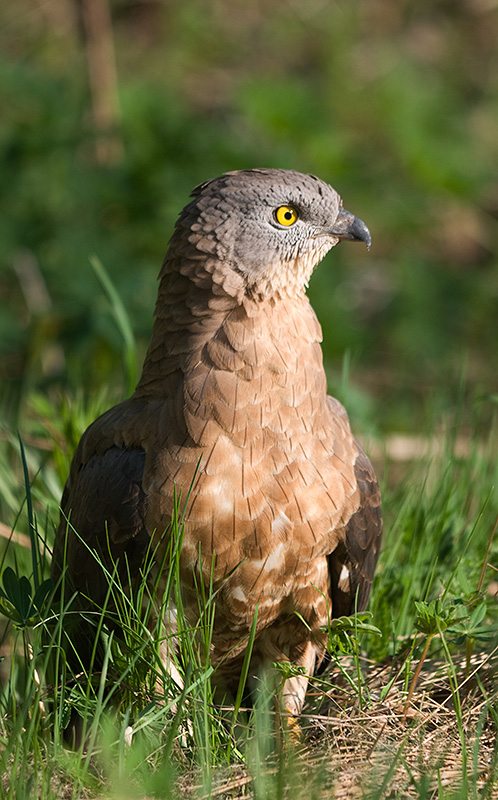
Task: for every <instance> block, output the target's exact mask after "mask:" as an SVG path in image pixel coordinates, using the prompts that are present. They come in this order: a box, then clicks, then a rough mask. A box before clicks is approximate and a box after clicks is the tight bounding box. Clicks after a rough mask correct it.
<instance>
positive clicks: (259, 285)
mask: <svg viewBox="0 0 498 800" xmlns="http://www.w3.org/2000/svg"><path fill="white" fill-rule="evenodd" d="M192 197H193V200H192V201H191V203H189V204H188V205H187V206H186V207H185V209H184V210H183V211H182V213H181V215H180V218H179V220H178V223H177V229H176V235H175V238H177V237H178V235H180V236H181V238H182V239H183V241H184V243H185V244H186V242H185V239H187V240H188V243H189V244H188V250H189V252H190V254H192V255H193V257H194V258H195V259H196V260H197V259H199V258H200V257H201V258H202V254H205V255H206V257H207V258H206V264H207V270H208V272H209V273H210V274H211V275H212V278H213V283H217V284H219V285H222V286H223V288H224V289H225V291H227V292H228V293H229V294H232V295H239V294H241V293H243V294H245V295H246V296H247V295H249V296H253V297H254V296H256V297H265V296H269V295H271V294H280V295H289V294H295V293H296V292H303V291H304V289H305V287H306V286H307V284H308V281H309V278H310V276H311V273H312V272H313V270H314V268H315V267H316V265H317V264H318V262H319V261H321V259H322V258H323V257H324V255H325V254H326V253H327V252H328V250H330V248H331V247H333V246H334V245H336V244H337V243H338V242H339V241H340V240H341V239H349V240H352V241H362V242H365V244H366V245H367V247H368V248H369V247H370V241H371V237H370V232H369V230H368V228H367V226H366V225H365V224H364V223H363V222H362V221H361V220H360V219H358V218H357V217H355V216H354V215H353V214H351V213H350V212H348V211H346V210H345V209H344V208H343V207H342V201H341V198H340V197H339V195H338V194H337V192H336V191H335V190H334V189H333V188H332V187H331V186H329V185H328V184H327V183H324V182H323V181H321V180H320V179H319V178H316V177H315V176H314V175H303V174H301V173H299V172H294V171H291V170H280V169H251V170H240V171H238V172H229V173H227V174H225V175H223V176H222V177H221V178H216V179H214V180H211V181H207V182H206V183H203V184H201V185H200V186H198V187H197V188H196V189H194V191H193V193H192ZM192 248H194V250H193V249H192ZM187 257H188V256H187ZM213 257H214V258H213ZM209 265H210V266H209ZM197 274H199V273H198V272H197Z"/></svg>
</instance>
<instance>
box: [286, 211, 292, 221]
mask: <svg viewBox="0 0 498 800" xmlns="http://www.w3.org/2000/svg"><path fill="white" fill-rule="evenodd" d="M284 217H285V219H292V211H286V212H285V214H284Z"/></svg>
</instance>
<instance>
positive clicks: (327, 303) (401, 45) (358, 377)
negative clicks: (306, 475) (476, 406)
mask: <svg viewBox="0 0 498 800" xmlns="http://www.w3.org/2000/svg"><path fill="white" fill-rule="evenodd" d="M91 5H92V3H90V2H89V0H81V2H80V3H76V2H71V0H45V1H44V2H43V3H37V2H35V0H17V1H16V3H5V4H3V5H2V7H1V9H0V103H1V108H2V114H1V116H0V182H1V201H0V202H1V213H0V243H1V247H0V252H1V256H2V257H1V260H0V292H1V297H2V313H1V315H0V381H1V383H2V397H3V401H4V406H5V410H6V412H7V413H8V414H9V416H11V418H14V419H15V418H16V416H17V414H18V411H19V407H20V406H21V408H22V405H23V402H24V400H25V398H27V397H28V396H29V391H31V390H32V389H40V388H41V389H43V390H44V391H46V390H49V389H50V388H51V387H60V386H62V387H70V388H71V389H74V387H75V386H76V385H84V386H85V388H87V389H89V390H92V389H94V388H95V387H97V386H101V385H103V384H106V385H108V386H113V387H114V389H113V392H114V394H115V399H117V398H118V397H119V396H120V395H121V393H122V391H123V390H124V379H123V372H124V370H123V364H122V361H121V356H120V353H121V349H122V345H121V339H120V334H119V331H118V330H117V328H116V326H115V324H114V321H113V319H112V316H111V315H110V314H109V313H108V301H107V300H106V297H105V293H104V292H103V290H102V288H101V286H100V284H99V282H98V280H97V278H96V276H95V274H94V272H93V270H92V268H91V265H90V256H91V255H92V254H96V255H97V256H98V258H99V259H100V260H101V261H102V263H103V264H104V266H105V268H106V270H107V271H108V273H109V274H110V276H111V279H112V280H113V282H114V283H115V284H116V286H117V288H118V291H119V293H120V295H121V297H122V299H123V302H124V305H125V307H126V308H127V309H128V311H129V313H130V316H131V319H132V322H133V327H134V329H135V331H136V334H137V337H138V341H139V351H143V350H144V348H145V346H146V342H147V338H148V334H149V331H150V326H151V318H152V310H153V305H154V299H155V293H156V283H155V277H156V275H157V272H158V269H159V266H160V263H161V259H162V257H163V255H164V252H165V250H166V246H167V241H168V238H169V235H170V233H171V230H172V225H173V223H174V220H175V217H176V215H177V213H178V211H179V210H180V208H181V207H182V206H183V205H184V203H185V201H186V199H187V196H188V193H189V191H190V189H191V188H192V187H193V186H194V185H195V184H197V183H199V182H201V181H203V180H205V179H207V178H209V177H213V176H215V175H217V174H219V173H221V172H223V171H226V170H230V169H237V168H241V167H250V166H274V167H285V168H293V169H298V170H301V171H312V172H314V173H316V174H318V175H319V176H320V177H322V178H324V179H325V180H327V181H329V182H331V183H332V184H333V185H334V186H335V187H336V188H337V189H338V190H339V191H340V193H341V194H342V195H343V197H344V202H345V206H346V207H347V208H350V209H351V210H352V211H354V212H355V213H356V214H357V215H358V216H360V217H362V218H363V219H364V220H365V221H366V222H367V224H368V225H369V227H370V228H371V230H372V234H373V247H372V251H371V253H370V254H368V255H367V253H366V252H365V251H364V249H363V248H360V247H356V246H348V245H342V246H339V247H338V248H336V249H335V250H334V251H333V252H332V253H331V254H330V255H329V256H328V257H327V259H326V261H325V262H324V263H323V264H322V265H321V266H320V268H319V270H318V271H317V273H316V275H315V276H314V278H313V281H312V285H311V287H310V296H311V299H312V302H313V304H314V306H315V308H316V310H317V312H318V315H319V317H320V320H321V322H322V324H323V328H324V335H325V344H324V348H325V356H326V360H327V363H328V366H329V367H330V375H331V383H332V384H334V386H333V388H335V389H337V383H338V380H337V379H338V375H339V374H340V371H341V365H342V359H343V354H344V353H345V352H349V353H350V354H351V365H352V375H353V384H354V385H356V386H357V387H358V388H359V389H360V392H359V398H360V404H361V402H362V401H364V400H365V398H366V397H372V398H373V401H374V404H375V405H374V407H373V408H374V409H375V415H372V416H375V418H376V419H377V420H378V423H379V425H380V426H389V427H397V428H399V427H400V426H401V427H408V428H409V427H411V426H415V425H417V424H419V422H420V416H419V414H418V410H419V405H420V404H419V401H420V399H421V398H423V399H425V398H426V397H427V396H428V395H429V394H430V393H431V391H432V390H433V389H440V388H441V387H444V388H445V389H449V390H450V395H449V396H450V397H451V393H453V392H454V387H455V386H456V385H457V384H458V382H459V380H460V377H461V374H462V372H465V375H466V380H467V382H468V385H469V386H470V387H471V390H472V394H473V395H477V394H485V395H492V394H493V393H494V392H496V391H497V390H498V373H497V370H496V368H495V364H496V361H497V358H498V335H497V312H498V269H497V258H496V251H497V243H498V169H497V165H498V64H497V41H498V3H497V2H496V0H461V2H458V3H455V2H450V1H449V0H446V1H445V0H439V1H438V2H424V1H422V2H421V1H420V0H417V1H416V2H414V0H398V2H396V3H391V2H388V0H369V2H360V1H359V0H358V1H357V0H347V1H346V0H338V2H327V1H326V0H307V2H305V3H304V2H297V0H270V2H267V3H262V2H260V1H259V0H244V2H242V1H241V0H217V1H216V2H212V3H206V2H204V0H187V2H185V1H184V0H182V1H180V0H155V1H154V0H142V2H133V1H131V2H130V0H112V2H111V12H112V25H111V28H110V32H111V33H112V41H113V43H114V48H115V63H116V75H117V89H118V97H117V103H113V99H112V97H111V98H107V100H106V99H105V98H104V106H105V103H106V102H107V104H108V106H109V109H110V111H111V118H112V115H113V114H114V115H115V119H116V125H115V128H114V130H113V131H108V132H107V133H105V132H104V133H102V131H100V132H99V131H98V130H97V129H96V125H95V118H94V116H93V114H92V104H93V105H94V104H95V85H93V92H92V84H91V81H90V79H89V71H88V66H87V65H88V61H87V58H88V56H89V52H90V50H91V46H92V41H91V40H89V28H88V20H87V18H86V16H85V15H86V14H88V8H89V6H91ZM93 6H95V3H93ZM98 6H101V7H104V8H105V4H103V3H97V7H98ZM111 62H112V54H111V57H110V58H109V63H111ZM104 66H105V65H104ZM107 66H109V64H108V65H107ZM111 66H112V63H111ZM100 77H102V79H103V73H102V75H101V76H99V73H98V71H97V76H96V80H97V83H98V81H99V79H100ZM97 88H98V87H97ZM94 111H95V109H94ZM104 115H105V108H104ZM464 364H465V365H466V366H464ZM7 385H8V386H9V387H10V388H9V389H8V390H7V389H6V388H5V387H6V386H7Z"/></svg>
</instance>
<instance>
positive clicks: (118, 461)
mask: <svg viewBox="0 0 498 800" xmlns="http://www.w3.org/2000/svg"><path fill="white" fill-rule="evenodd" d="M85 436H86V435H85ZM85 436H84V437H83V439H82V442H81V444H80V447H79V448H78V451H77V452H76V455H75V458H74V459H73V463H72V465H71V474H70V477H69V480H68V482H67V484H66V487H65V490H64V494H63V497H62V502H61V519H60V524H59V530H58V533H57V537H56V543H55V548H54V556H53V562H52V577H53V579H54V580H55V581H58V580H59V578H60V577H61V575H62V574H63V572H64V573H65V575H66V578H67V581H68V584H69V591H74V590H77V591H79V592H80V593H82V594H83V595H86V596H88V597H90V598H91V600H92V601H93V602H94V603H96V604H97V605H100V604H102V603H103V602H104V600H105V597H106V593H107V591H108V584H109V581H108V579H107V578H106V575H105V571H104V570H103V569H101V568H100V567H99V560H100V561H101V562H102V564H103V565H104V567H105V569H106V570H107V571H108V572H110V573H111V574H112V573H113V572H114V570H115V566H116V564H117V572H118V575H119V578H120V580H121V582H122V584H123V585H126V584H127V583H128V575H132V576H136V575H137V574H138V573H139V568H140V565H141V563H142V560H143V558H144V555H145V552H146V550H147V547H148V545H149V535H148V533H147V531H146V528H145V523H144V519H145V512H146V496H145V493H144V491H143V488H142V475H143V471H144V464H145V452H144V450H142V449H140V448H126V447H117V446H111V447H108V448H107V449H105V450H104V452H96V453H94V454H93V455H91V456H90V457H88V458H85V460H82V456H81V454H82V453H83V452H84V450H85Z"/></svg>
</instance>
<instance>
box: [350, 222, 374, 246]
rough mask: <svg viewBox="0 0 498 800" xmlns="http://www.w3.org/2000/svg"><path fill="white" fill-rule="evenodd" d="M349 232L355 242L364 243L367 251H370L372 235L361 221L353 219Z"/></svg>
mask: <svg viewBox="0 0 498 800" xmlns="http://www.w3.org/2000/svg"><path fill="white" fill-rule="evenodd" d="M350 230H351V238H352V239H355V240H356V241H357V242H365V244H366V246H367V250H370V248H371V246H372V235H371V233H370V231H369V230H368V228H367V226H366V225H365V223H364V222H363V221H362V220H361V219H358V217H355V218H354V221H353V224H352V225H351V228H350Z"/></svg>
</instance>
